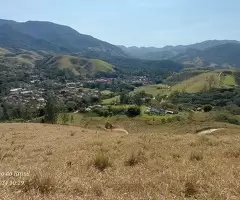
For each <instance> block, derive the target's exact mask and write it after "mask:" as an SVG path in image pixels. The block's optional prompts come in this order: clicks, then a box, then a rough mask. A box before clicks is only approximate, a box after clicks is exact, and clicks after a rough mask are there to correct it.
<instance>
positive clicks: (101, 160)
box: [93, 152, 112, 171]
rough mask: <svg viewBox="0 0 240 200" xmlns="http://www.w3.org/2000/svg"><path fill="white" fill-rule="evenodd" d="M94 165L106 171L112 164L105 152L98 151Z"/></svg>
mask: <svg viewBox="0 0 240 200" xmlns="http://www.w3.org/2000/svg"><path fill="white" fill-rule="evenodd" d="M93 165H94V167H95V168H97V169H98V170H100V171H104V170H105V169H106V168H107V167H111V166H112V164H111V162H110V160H109V157H108V156H106V155H104V153H103V152H101V153H98V154H97V155H96V157H95V159H94V161H93Z"/></svg>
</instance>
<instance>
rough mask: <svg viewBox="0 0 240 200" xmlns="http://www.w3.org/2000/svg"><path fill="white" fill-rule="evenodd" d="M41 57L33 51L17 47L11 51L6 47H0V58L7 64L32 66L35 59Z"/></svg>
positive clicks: (41, 57)
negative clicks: (17, 48) (14, 50)
mask: <svg viewBox="0 0 240 200" xmlns="http://www.w3.org/2000/svg"><path fill="white" fill-rule="evenodd" d="M40 59H43V56H41V55H39V54H38V53H36V52H33V51H27V50H23V49H19V50H17V51H16V52H11V51H9V50H7V49H3V48H0V60H1V62H2V63H7V64H8V65H9V66H30V67H33V66H34V65H35V63H36V61H37V60H40Z"/></svg>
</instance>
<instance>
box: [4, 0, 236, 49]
mask: <svg viewBox="0 0 240 200" xmlns="http://www.w3.org/2000/svg"><path fill="white" fill-rule="evenodd" d="M239 11H240V1H239V0H228V1H226V0H67V1H65V0H7V1H2V2H1V5H0V18H2V19H12V20H16V21H28V20H39V21H52V22H55V23H59V24H65V25H68V26H71V27H72V28H74V29H76V30H77V31H78V32H80V33H84V34H88V35H92V36H94V37H96V38H99V39H101V40H104V41H107V42H110V43H112V44H123V45H126V46H133V45H135V46H156V47H162V46H165V45H178V44H191V43H196V42H201V41H203V40H208V39H235V40H240V12H239Z"/></svg>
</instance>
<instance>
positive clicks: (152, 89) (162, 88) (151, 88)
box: [134, 84, 169, 96]
mask: <svg viewBox="0 0 240 200" xmlns="http://www.w3.org/2000/svg"><path fill="white" fill-rule="evenodd" d="M168 87H169V86H168V85H164V84H157V85H145V86H142V87H138V88H136V89H135V90H134V93H136V92H141V91H145V92H146V93H147V94H151V95H153V96H157V95H158V94H159V93H160V94H163V93H164V94H165V93H168V92H169V89H168Z"/></svg>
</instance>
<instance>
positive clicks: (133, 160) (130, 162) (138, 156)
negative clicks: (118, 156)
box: [125, 150, 145, 166]
mask: <svg viewBox="0 0 240 200" xmlns="http://www.w3.org/2000/svg"><path fill="white" fill-rule="evenodd" d="M144 160H145V156H144V153H143V151H140V150H139V151H138V152H132V153H131V155H130V156H129V158H127V160H126V161H125V165H126V166H134V165H137V164H139V163H141V162H143V161H144Z"/></svg>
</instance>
